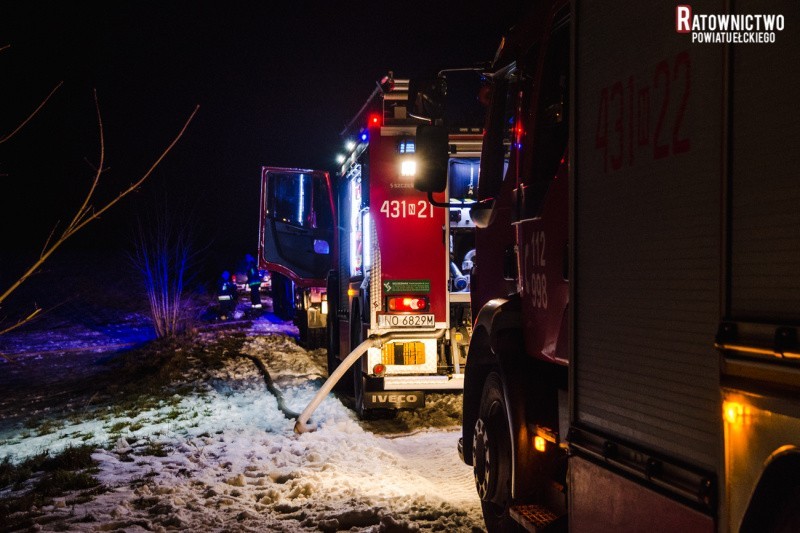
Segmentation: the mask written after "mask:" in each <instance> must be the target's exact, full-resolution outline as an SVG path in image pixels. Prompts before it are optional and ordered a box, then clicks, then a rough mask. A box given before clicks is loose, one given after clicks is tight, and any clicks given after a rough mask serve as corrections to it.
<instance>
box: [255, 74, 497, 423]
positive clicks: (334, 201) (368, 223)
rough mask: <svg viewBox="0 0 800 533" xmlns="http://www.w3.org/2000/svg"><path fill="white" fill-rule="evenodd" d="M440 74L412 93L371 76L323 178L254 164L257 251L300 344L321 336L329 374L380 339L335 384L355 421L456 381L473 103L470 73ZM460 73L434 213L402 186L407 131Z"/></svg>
mask: <svg viewBox="0 0 800 533" xmlns="http://www.w3.org/2000/svg"><path fill="white" fill-rule="evenodd" d="M439 79H440V82H439V83H438V84H437V85H435V86H434V87H432V88H429V89H428V91H427V92H420V93H419V96H418V97H417V96H416V95H415V97H414V98H410V95H411V94H412V91H411V90H410V82H409V80H406V79H394V78H393V76H392V75H391V73H390V74H389V75H388V76H386V77H385V78H384V79H383V80H381V82H380V83H379V84H377V86H376V88H375V90H374V91H373V92H372V94H371V95H370V97H369V98H368V99H367V102H366V103H365V104H364V105H363V106H362V108H361V109H360V111H359V112H358V113H357V115H356V116H355V118H353V120H352V121H351V122H350V124H349V125H348V126H347V128H346V129H345V130H344V131H343V132H342V138H343V140H344V143H345V150H346V152H345V153H344V154H342V155H341V156H340V161H339V163H340V165H341V166H340V168H339V172H338V175H337V176H336V178H335V180H334V179H331V178H330V176H329V175H328V173H327V172H322V171H309V170H300V169H286V168H273V167H265V168H264V169H263V171H262V217H261V219H262V223H261V231H260V248H259V256H260V257H259V259H260V261H261V265H262V266H263V267H264V268H267V269H269V270H271V271H273V272H274V273H275V272H276V273H277V275H274V274H273V294H274V301H275V310H276V313H278V314H279V315H281V316H282V317H283V318H290V317H291V315H292V312H293V313H294V320H295V322H296V323H297V324H298V327H299V329H300V335H301V340H305V341H306V342H307V344H309V345H312V346H313V345H315V344H316V343H317V342H318V341H319V340H321V339H322V335H323V333H324V335H325V340H326V342H325V344H326V346H327V349H328V367H329V371H330V372H333V370H335V368H336V367H337V366H338V365H339V362H340V361H341V360H343V359H345V358H346V356H347V355H348V354H349V353H350V352H351V351H352V350H354V349H355V348H356V347H357V346H359V345H360V344H361V343H362V341H364V340H365V339H367V338H368V337H369V338H381V339H383V341H381V342H380V343H377V344H376V345H375V346H372V347H370V348H369V349H368V350H367V351H366V353H365V354H364V356H363V357H362V358H361V360H360V362H357V363H356V364H354V365H353V367H352V371H351V375H350V377H349V379H348V378H347V376H346V377H345V379H343V380H342V382H341V385H342V387H341V388H344V389H350V388H352V392H353V395H354V398H355V408H356V411H357V412H358V413H359V415H361V416H364V415H367V414H368V413H370V412H374V411H375V410H387V409H389V410H393V409H397V408H417V407H422V406H424V404H425V394H426V392H427V391H432V390H460V389H462V388H463V376H464V374H463V369H464V365H465V363H466V349H467V346H468V344H469V340H470V336H471V332H472V315H471V313H470V275H471V270H472V259H473V256H474V248H475V236H474V224H473V223H472V220H471V219H470V216H469V205H470V204H471V203H472V202H473V201H474V199H475V198H476V194H477V184H478V170H479V156H480V150H481V141H482V136H481V125H482V124H481V116H482V112H481V111H480V110H478V111H477V112H475V111H474V110H473V111H470V107H471V106H478V107H479V105H478V104H477V98H476V97H477V95H478V88H479V76H478V75H477V74H476V73H475V72H474V71H472V70H469V69H467V70H465V71H452V72H449V73H448V72H444V73H442V76H441V77H440V78H439ZM444 80H447V81H449V82H450V85H451V86H450V87H449V88H448V87H447V85H446V82H445V81H444ZM461 80H469V82H470V83H469V84H470V86H471V87H474V88H475V91H472V92H471V97H472V98H471V102H470V99H469V98H467V99H465V101H467V102H468V103H467V104H465V105H463V106H461V108H460V110H461V112H459V113H457V115H458V116H457V118H453V119H451V120H449V121H448V122H449V123H450V125H451V127H450V131H449V133H448V151H449V155H448V158H447V165H446V166H447V170H446V171H447V174H448V176H449V178H448V182H449V188H448V196H447V198H448V199H449V200H450V202H451V204H452V206H451V207H450V208H449V209H447V210H442V209H437V208H434V207H433V206H432V205H431V204H429V202H428V200H427V198H426V196H425V195H424V194H422V193H420V192H418V191H416V190H415V189H414V175H415V173H416V171H417V167H416V165H417V154H416V150H415V147H416V127H417V126H418V125H420V124H428V123H432V122H433V121H436V120H437V119H440V118H442V114H443V113H444V112H445V111H444V109H445V108H444V107H443V106H442V102H443V101H445V102H446V101H447V100H448V98H449V99H450V100H451V101H453V99H454V98H455V97H456V96H458V90H457V87H458V86H460V83H461ZM456 81H457V82H458V83H456ZM455 108H456V106H455V104H451V105H450V106H449V107H447V109H448V110H449V111H447V112H449V113H451V114H453V110H454V109H455ZM471 117H478V120H473V119H472V118H471ZM334 221H335V224H334ZM334 226H335V227H336V230H335V232H334V230H333V228H334Z"/></svg>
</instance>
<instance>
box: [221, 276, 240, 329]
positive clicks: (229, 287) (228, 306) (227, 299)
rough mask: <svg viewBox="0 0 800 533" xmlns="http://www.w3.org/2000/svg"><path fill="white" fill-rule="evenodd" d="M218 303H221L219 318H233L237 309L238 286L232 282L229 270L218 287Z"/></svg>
mask: <svg viewBox="0 0 800 533" xmlns="http://www.w3.org/2000/svg"><path fill="white" fill-rule="evenodd" d="M217 301H218V302H219V318H220V319H221V320H228V317H230V318H233V312H234V310H235V309H236V284H235V283H234V282H233V281H231V273H230V272H228V271H227V270H226V271H224V272H223V273H222V275H221V276H220V278H219V283H218V285H217Z"/></svg>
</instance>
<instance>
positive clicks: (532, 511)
mask: <svg viewBox="0 0 800 533" xmlns="http://www.w3.org/2000/svg"><path fill="white" fill-rule="evenodd" d="M508 514H509V515H510V516H511V519H512V520H514V521H515V522H516V523H518V524H519V525H521V526H522V527H523V528H524V529H525V531H529V532H530V533H555V532H560V531H564V532H566V531H567V529H568V528H567V517H566V515H563V516H558V515H557V514H555V513H554V512H552V511H551V510H550V509H548V508H547V507H544V506H543V505H536V504H528V505H515V506H513V507H511V509H509V511H508Z"/></svg>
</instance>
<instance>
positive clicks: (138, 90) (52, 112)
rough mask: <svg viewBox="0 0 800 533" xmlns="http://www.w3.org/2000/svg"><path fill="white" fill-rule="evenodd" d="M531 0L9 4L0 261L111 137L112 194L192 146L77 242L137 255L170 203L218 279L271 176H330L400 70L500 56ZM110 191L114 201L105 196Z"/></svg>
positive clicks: (79, 185) (32, 233)
mask: <svg viewBox="0 0 800 533" xmlns="http://www.w3.org/2000/svg"><path fill="white" fill-rule="evenodd" d="M525 4H526V3H525V2H516V1H514V2H506V3H491V5H490V4H489V3H486V2H480V3H478V2H437V1H433V0H427V1H416V0H415V1H408V2H402V1H401V2H379V1H372V2H303V1H292V2H274V1H260V2H256V1H239V2H208V1H163V0H162V1H158V2H155V1H135V2H133V1H130V2H104V3H94V2H91V3H89V2H78V1H58V2H56V1H48V2H38V1H6V2H3V3H2V7H0V46H2V45H4V44H10V45H11V48H10V49H8V50H6V51H4V52H2V53H0V73H2V78H1V79H2V80H3V81H2V84H0V85H1V86H2V89H0V90H2V99H1V100H0V110H2V112H0V135H4V134H5V133H7V132H8V131H9V130H11V129H12V128H13V127H14V125H15V124H16V123H18V122H19V121H20V120H21V119H23V118H24V117H25V116H26V115H27V113H28V112H29V111H30V110H32V109H33V108H35V107H36V105H37V104H38V103H39V102H40V101H41V99H42V98H43V97H44V96H46V95H47V93H48V92H49V91H50V90H51V89H52V88H53V87H54V86H55V85H56V84H57V83H58V82H59V81H60V80H63V81H64V85H63V86H62V87H61V89H59V91H58V92H57V93H56V94H55V96H54V97H53V99H52V101H51V102H50V103H49V104H48V105H47V107H46V108H45V109H44V110H43V111H42V113H41V114H40V115H39V116H38V117H37V118H35V119H34V120H33V122H31V123H30V124H29V125H28V126H27V127H26V128H25V129H24V130H23V131H22V132H21V133H20V134H19V135H17V136H16V137H15V138H14V139H12V140H11V141H9V142H7V143H5V144H3V145H0V174H3V176H2V177H0V180H2V182H0V183H2V193H0V225H1V227H2V231H1V232H0V240H1V241H0V254H2V256H0V260H3V259H8V258H9V257H10V256H11V255H13V254H17V253H22V252H20V251H21V250H27V249H31V248H39V247H41V244H42V243H43V241H44V240H45V239H46V237H47V234H48V233H49V231H50V229H51V227H52V226H53V224H54V223H55V222H56V221H58V220H64V219H65V218H68V216H71V213H72V210H74V208H75V207H76V206H77V205H79V204H80V201H81V200H82V195H83V194H84V193H85V191H86V189H87V188H88V187H89V184H90V178H91V176H92V167H91V166H90V163H91V164H96V163H97V160H98V138H97V121H96V116H95V111H94V103H93V99H92V90H93V89H96V90H97V94H98V99H99V103H100V109H101V112H102V117H103V122H104V126H105V131H106V166H107V167H108V168H109V170H108V172H107V173H106V175H105V176H104V178H103V188H102V189H101V191H100V198H101V199H102V198H103V197H107V196H108V195H110V194H114V193H115V192H116V191H118V190H120V189H121V188H123V187H124V186H125V185H127V184H129V183H131V182H132V181H135V179H136V178H137V177H138V176H140V175H141V174H142V172H144V171H145V170H146V169H147V168H148V166H149V165H150V164H151V163H152V161H153V160H154V159H155V158H156V157H157V155H158V154H159V153H160V151H161V150H162V149H163V148H164V147H165V146H166V145H167V144H168V143H169V141H170V140H171V139H172V138H173V136H174V135H175V134H176V133H177V132H178V130H179V129H180V127H181V126H182V124H183V122H184V121H185V120H186V118H187V117H188V116H189V114H190V113H191V112H192V110H193V109H194V107H195V106H196V105H199V106H200V111H199V113H198V115H197V116H196V118H195V119H194V121H193V122H192V124H191V125H190V126H189V129H188V131H187V133H186V135H185V136H184V137H183V139H182V140H181V141H180V142H179V144H178V146H177V147H176V148H175V149H174V151H173V152H172V153H170V154H169V156H168V157H167V159H166V161H165V162H164V163H163V164H162V165H161V166H160V167H159V170H158V171H157V172H156V173H155V175H154V176H153V177H152V178H151V179H150V180H149V181H148V182H147V183H146V184H145V185H144V186H143V188H142V190H141V191H140V192H139V193H137V194H136V195H134V196H132V197H130V198H128V199H126V200H125V201H124V203H123V204H122V205H120V206H118V207H117V208H115V209H114V211H113V212H112V213H111V214H109V215H108V216H106V217H105V218H104V219H103V220H101V221H99V223H96V224H95V225H94V227H92V228H91V229H89V231H86V232H85V233H84V234H82V235H81V236H80V237H79V238H76V239H75V242H71V243H70V244H68V246H70V247H74V248H76V249H80V248H81V247H84V248H85V247H89V248H94V249H101V250H102V249H106V248H108V249H112V248H119V247H123V248H124V247H126V246H128V247H129V246H130V234H131V221H133V220H135V219H136V218H137V217H141V216H143V215H142V214H143V213H145V212H147V211H148V210H149V211H152V210H153V209H154V207H153V206H159V205H165V204H166V205H169V206H170V207H169V209H170V210H172V211H174V212H176V213H183V214H182V215H181V216H182V219H183V220H191V221H193V222H192V224H193V225H194V226H195V227H196V228H197V232H198V235H199V236H200V240H201V241H203V242H204V243H207V244H208V250H209V252H208V253H207V254H206V257H207V260H208V261H210V263H211V264H212V267H213V268H217V266H218V265H220V264H224V263H225V262H230V261H234V260H235V259H236V258H238V257H240V256H241V255H242V254H244V253H246V252H250V253H254V252H255V247H256V233H257V226H258V219H257V215H258V194H259V171H260V166H261V165H262V164H271V165H281V166H295V167H314V168H323V169H332V167H334V165H335V163H334V158H335V155H336V151H337V149H338V148H339V146H340V140H339V137H338V134H339V132H340V131H341V130H342V128H343V126H344V125H345V124H346V122H347V121H349V120H350V119H351V118H352V116H353V115H355V113H356V112H357V111H358V109H359V107H360V106H361V105H362V103H363V102H364V100H365V99H366V97H367V96H368V95H369V94H370V92H371V91H372V89H373V88H374V84H375V81H376V80H377V79H379V78H380V77H381V76H382V75H384V74H385V73H386V72H387V71H388V70H393V71H394V72H395V76H397V77H419V76H423V77H428V78H430V77H432V76H433V75H434V74H435V72H436V71H437V70H439V69H441V68H447V67H460V66H469V65H474V64H476V63H480V62H487V61H489V60H490V59H491V58H492V56H493V54H494V52H495V50H496V48H497V45H498V44H499V40H500V37H501V35H502V34H503V33H504V32H505V31H506V30H507V29H508V28H509V27H510V26H512V25H513V24H514V21H515V20H516V19H517V18H518V17H519V16H520V15H521V14H522V13H523V12H524V10H525ZM104 195H105V196H104Z"/></svg>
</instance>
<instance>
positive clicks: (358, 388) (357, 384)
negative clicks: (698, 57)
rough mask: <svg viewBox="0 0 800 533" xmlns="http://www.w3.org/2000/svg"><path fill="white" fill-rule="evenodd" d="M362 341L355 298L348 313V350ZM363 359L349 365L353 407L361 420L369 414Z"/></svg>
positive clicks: (359, 315) (361, 330) (359, 317)
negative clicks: (365, 397)
mask: <svg viewBox="0 0 800 533" xmlns="http://www.w3.org/2000/svg"><path fill="white" fill-rule="evenodd" d="M363 341H364V335H363V329H362V327H361V312H360V309H359V307H358V300H356V302H355V303H354V305H353V312H352V313H351V314H350V350H354V349H355V348H356V346H358V345H359V344H361V343H362V342H363ZM363 360H364V356H362V357H361V359H359V360H358V361H356V362H355V363H353V366H352V367H350V368H351V370H352V376H353V379H352V383H353V404H354V405H353V409H354V410H355V412H356V414H357V415H358V418H360V419H362V420H363V419H365V418H367V416H368V415H369V414H370V413H369V409H367V408H365V407H364V373H363V371H362V364H361V363H362V362H363Z"/></svg>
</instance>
